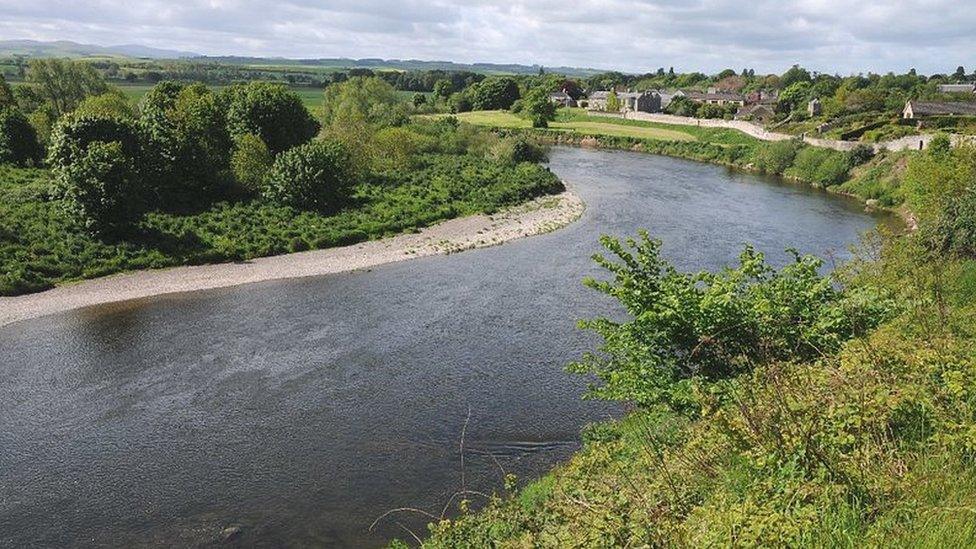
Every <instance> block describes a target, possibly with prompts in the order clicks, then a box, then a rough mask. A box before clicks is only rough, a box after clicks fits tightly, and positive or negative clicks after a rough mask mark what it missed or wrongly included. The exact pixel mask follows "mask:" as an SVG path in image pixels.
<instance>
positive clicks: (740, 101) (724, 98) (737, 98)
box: [681, 88, 746, 107]
mask: <svg viewBox="0 0 976 549" xmlns="http://www.w3.org/2000/svg"><path fill="white" fill-rule="evenodd" d="M681 93H682V95H684V96H685V97H687V98H688V99H689V100H691V101H694V102H695V103H706V104H709V105H721V106H725V105H738V106H739V107H743V106H745V104H746V98H745V96H743V95H741V94H738V93H731V92H723V91H718V90H716V89H714V88H710V89H709V90H708V91H707V92H700V91H682V92H681Z"/></svg>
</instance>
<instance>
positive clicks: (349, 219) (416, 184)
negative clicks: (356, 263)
mask: <svg viewBox="0 0 976 549" xmlns="http://www.w3.org/2000/svg"><path fill="white" fill-rule="evenodd" d="M49 178H50V173H49V172H48V171H46V170H29V169H16V168H11V167H8V166H0V295H15V294H20V293H27V292H33V291H39V290H43V289H46V288H49V287H51V286H53V285H56V284H59V283H64V282H68V281H73V280H80V279H86V278H94V277H98V276H104V275H108V274H112V273H118V272H123V271H131V270H136V269H147V268H161V267H169V266H175V265H186V264H201V263H212V262H224V261H232V260H246V259H250V258H255V257H262V256H269V255H276V254H281V253H286V252H296V251H303V250H309V249H320V248H329V247H333V246H339V245H345V244H351V243H355V242H359V241H364V240H369V239H375V238H381V237H383V236H387V235H392V234H397V233H401V232H404V231H411V230H414V229H417V228H419V227H424V226H427V225H431V224H433V223H436V222H439V221H442V220H445V219H450V218H454V217H459V216H464V215H470V214H474V213H481V212H488V213H491V212H494V211H496V210H497V209H499V208H503V207H506V206H510V205H515V204H519V203H522V202H524V201H526V200H528V199H530V198H533V197H536V196H540V195H543V194H547V193H552V192H558V191H560V190H562V184H561V183H560V182H559V181H558V180H557V179H556V177H555V176H554V175H552V174H551V173H549V172H548V171H546V170H544V169H542V168H541V167H539V166H537V165H533V164H527V163H523V164H520V165H518V166H511V165H508V164H504V163H499V162H493V161H489V160H485V159H483V158H481V157H475V156H470V155H447V154H438V155H425V156H422V157H420V158H419V165H417V166H416V167H415V168H414V169H411V170H409V171H407V172H405V173H403V172H399V173H397V174H388V175H381V176H378V177H375V178H372V179H370V180H369V181H366V182H362V183H360V184H358V185H357V186H356V187H355V189H354V191H353V193H352V195H353V198H352V200H351V203H350V205H349V206H348V207H346V208H345V209H343V210H341V211H340V212H338V213H335V214H330V215H327V214H320V213H317V212H309V211H302V212H297V211H294V210H291V209H289V208H284V207H278V206H273V205H271V204H268V203H266V202H264V201H262V200H259V199H254V200H241V201H227V202H219V203H215V204H212V205H209V206H207V207H206V208H205V209H204V210H203V211H200V212H195V213H187V214H178V213H167V212H162V211H157V212H152V213H150V214H148V215H147V216H146V217H145V219H144V220H143V221H142V222H141V223H140V224H139V226H138V227H137V228H136V229H135V230H133V231H132V234H130V235H128V236H127V237H125V238H123V239H121V240H118V241H103V240H100V239H98V238H94V237H92V236H89V235H87V234H85V232H84V231H83V230H82V229H81V228H79V227H78V226H75V225H73V224H72V223H71V222H69V221H68V220H67V219H66V218H65V217H64V216H63V215H62V213H61V204H60V202H59V201H52V200H49V199H48V198H47V197H48V189H49Z"/></svg>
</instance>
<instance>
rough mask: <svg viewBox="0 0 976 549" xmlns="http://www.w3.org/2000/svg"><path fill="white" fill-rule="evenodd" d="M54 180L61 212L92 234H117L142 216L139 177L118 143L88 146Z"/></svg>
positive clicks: (96, 142)
mask: <svg viewBox="0 0 976 549" xmlns="http://www.w3.org/2000/svg"><path fill="white" fill-rule="evenodd" d="M57 178H58V190H59V194H60V196H61V198H62V203H63V204H64V208H65V211H66V212H67V213H68V214H69V215H70V216H71V217H72V218H73V219H75V220H77V221H78V222H79V223H81V224H82V225H84V227H85V228H86V229H88V230H89V231H91V232H92V233H96V234H110V233H115V232H118V231H120V230H123V229H125V228H127V227H128V226H129V225H130V224H131V223H132V222H134V221H136V220H137V219H138V218H139V217H140V216H141V215H142V211H143V207H144V196H145V193H144V192H143V190H142V189H141V185H142V178H141V176H140V174H139V169H138V166H136V164H135V160H134V159H133V158H131V157H129V156H128V155H126V154H125V152H124V151H123V150H122V144H121V143H120V142H118V141H111V142H102V141H95V142H93V143H91V144H90V145H88V146H87V147H86V148H85V149H84V152H83V153H82V154H81V156H80V157H78V158H77V159H76V160H74V161H73V162H71V163H70V164H68V165H67V166H64V167H63V168H60V169H59V170H58V172H57Z"/></svg>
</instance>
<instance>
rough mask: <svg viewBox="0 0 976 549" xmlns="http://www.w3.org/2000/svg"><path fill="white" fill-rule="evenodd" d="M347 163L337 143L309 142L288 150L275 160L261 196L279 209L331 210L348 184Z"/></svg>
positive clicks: (349, 183)
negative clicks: (280, 207)
mask: <svg viewBox="0 0 976 549" xmlns="http://www.w3.org/2000/svg"><path fill="white" fill-rule="evenodd" d="M350 160H351V159H350V157H349V153H348V152H347V151H346V149H345V147H343V145H342V144H341V143H339V142H337V141H313V142H311V143H306V144H304V145H299V146H297V147H295V148H293V149H289V150H287V151H285V152H283V153H281V154H280V155H278V157H277V158H276V159H275V162H274V165H273V166H272V167H271V171H270V172H269V173H268V177H267V179H266V181H265V185H264V190H263V195H264V197H265V198H267V199H268V200H270V201H271V202H273V203H275V204H279V205H282V206H291V207H293V208H297V209H312V210H319V211H327V210H334V209H336V208H337V207H338V206H339V205H340V204H341V203H342V202H343V201H344V199H345V196H344V195H345V193H346V191H347V189H348V187H350V185H351V184H352V181H350V179H351V177H350V170H351V166H350Z"/></svg>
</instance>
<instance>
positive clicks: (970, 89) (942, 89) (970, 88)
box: [938, 84, 976, 93]
mask: <svg viewBox="0 0 976 549" xmlns="http://www.w3.org/2000/svg"><path fill="white" fill-rule="evenodd" d="M938 90H939V93H974V92H976V84H939V88H938Z"/></svg>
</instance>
